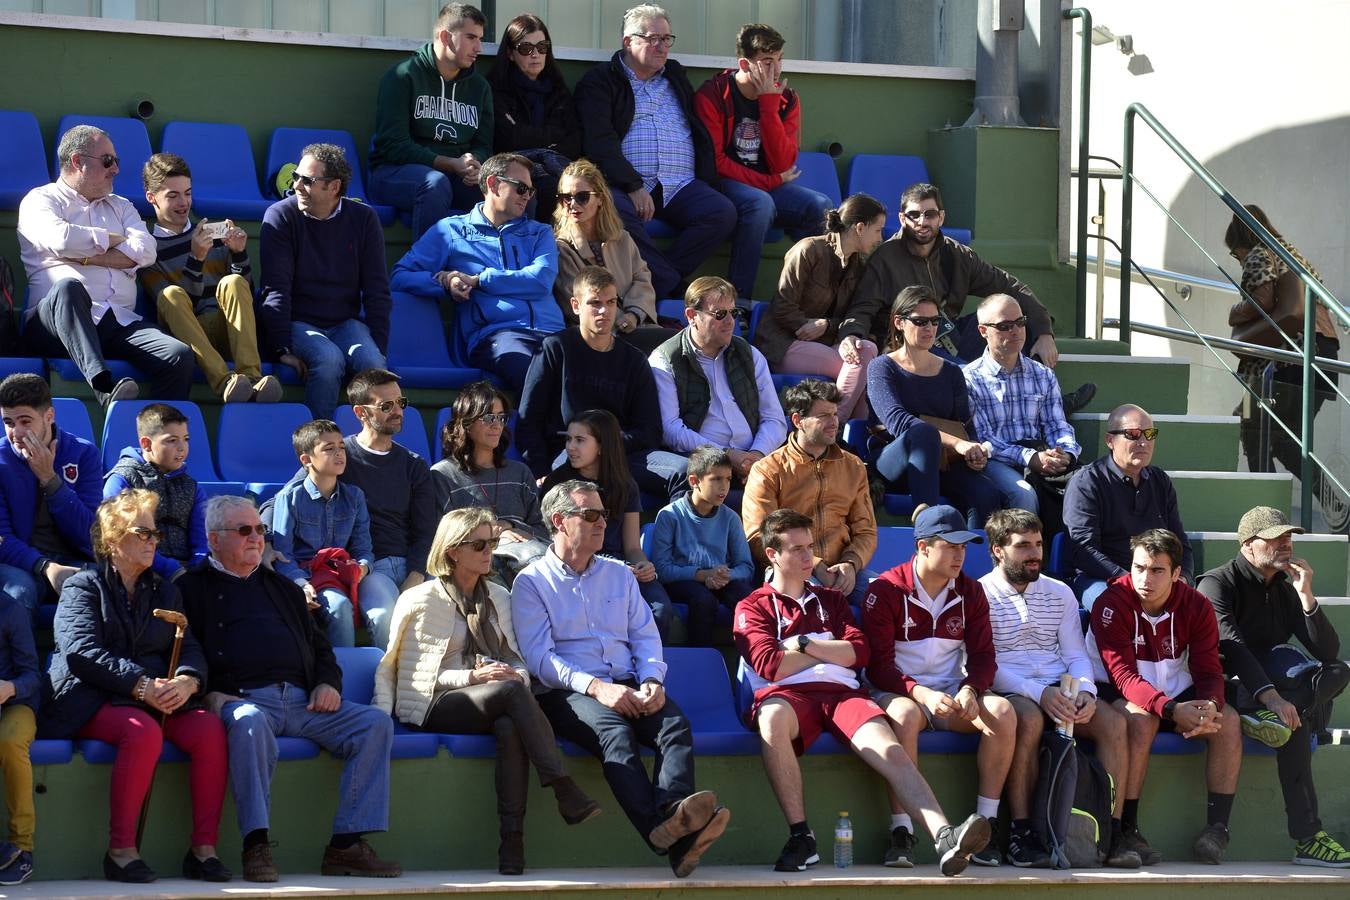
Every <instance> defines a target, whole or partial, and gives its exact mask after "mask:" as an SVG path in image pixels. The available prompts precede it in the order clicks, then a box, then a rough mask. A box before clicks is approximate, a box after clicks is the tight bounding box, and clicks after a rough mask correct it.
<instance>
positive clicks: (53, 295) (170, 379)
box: [18, 125, 193, 406]
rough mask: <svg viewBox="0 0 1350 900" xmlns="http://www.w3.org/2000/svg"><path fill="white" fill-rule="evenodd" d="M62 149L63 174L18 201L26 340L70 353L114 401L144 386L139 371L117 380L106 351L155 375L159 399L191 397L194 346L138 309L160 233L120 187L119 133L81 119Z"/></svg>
mask: <svg viewBox="0 0 1350 900" xmlns="http://www.w3.org/2000/svg"><path fill="white" fill-rule="evenodd" d="M56 153H57V158H58V160H59V161H60V164H61V175H60V177H59V178H57V180H56V181H54V182H52V183H51V184H47V185H43V186H42V187H38V188H34V189H33V190H31V191H29V192H28V195H27V196H26V197H24V198H23V201H22V202H21V203H20V204H19V226H18V232H19V251H20V255H21V256H22V258H23V265H24V269H25V270H26V271H27V273H28V293H29V303H28V311H27V312H26V313H25V314H24V340H25V343H26V344H27V345H28V347H29V348H30V349H31V350H32V351H33V352H35V353H40V354H44V355H48V356H65V355H67V354H69V356H70V358H71V359H72V360H74V361H75V365H76V366H78V367H79V370H80V374H82V375H83V376H84V378H85V380H86V381H87V382H89V386H90V387H91V388H93V389H94V393H95V396H97V397H98V400H99V402H100V403H102V404H103V405H105V406H106V405H107V404H108V403H109V402H110V401H112V400H130V399H133V398H135V397H136V396H137V395H138V393H139V389H138V388H137V386H136V382H135V381H133V380H131V379H130V378H123V379H122V380H121V381H118V382H117V383H114V382H113V377H112V373H111V372H109V371H108V366H107V363H106V362H105V361H104V360H106V359H125V360H127V361H129V362H130V363H132V365H134V366H136V368H138V369H140V370H141V371H143V372H145V373H146V374H147V375H149V376H150V378H151V395H152V396H153V397H155V398H156V399H160V400H183V399H186V398H187V395H188V388H189V387H190V386H191V382H192V368H193V357H192V350H191V348H189V347H188V345H187V344H184V343H183V342H182V341H179V340H177V339H175V338H173V337H170V336H169V335H167V334H165V333H164V332H162V331H160V330H159V329H158V328H155V327H154V326H153V325H152V324H151V323H149V322H146V321H145V320H144V319H142V318H141V317H140V315H139V314H138V313H137V312H136V270H137V269H138V268H141V267H142V266H148V265H150V264H151V263H153V262H154V261H155V239H154V238H152V237H151V236H150V233H149V232H148V231H146V230H145V223H144V222H142V221H141V217H140V215H139V214H138V213H137V212H136V208H135V207H134V206H132V205H131V202H130V201H128V200H126V199H125V198H123V197H119V196H117V195H116V194H114V193H113V192H112V188H113V178H115V177H116V175H117V172H118V159H117V151H116V148H114V147H113V142H112V139H111V138H110V137H108V134H107V132H105V131H103V130H102V129H101V128H95V127H94V126H92V125H76V126H75V127H74V128H72V129H70V130H69V131H67V132H66V133H65V135H64V136H62V138H61V143H60V144H59V145H58V146H57V149H56Z"/></svg>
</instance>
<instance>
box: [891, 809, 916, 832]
mask: <svg viewBox="0 0 1350 900" xmlns="http://www.w3.org/2000/svg"><path fill="white" fill-rule="evenodd" d="M897 828H907V829H909V833H910V834H913V833H914V820H913V819H911V818H910V817H909V813H897V814H895V815H893V816H891V831H894V830H895V829H897Z"/></svg>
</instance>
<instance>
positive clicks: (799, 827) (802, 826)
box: [788, 819, 811, 837]
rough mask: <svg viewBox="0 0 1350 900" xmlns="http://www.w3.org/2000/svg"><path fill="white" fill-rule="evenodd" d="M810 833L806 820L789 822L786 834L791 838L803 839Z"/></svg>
mask: <svg viewBox="0 0 1350 900" xmlns="http://www.w3.org/2000/svg"><path fill="white" fill-rule="evenodd" d="M810 833H811V826H810V825H807V824H806V820H805V819H802V820H801V821H800V822H791V823H789V824H788V834H789V835H790V836H791V837H805V836H806V835H808V834H810Z"/></svg>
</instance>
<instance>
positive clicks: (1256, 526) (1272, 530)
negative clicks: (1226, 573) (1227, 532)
mask: <svg viewBox="0 0 1350 900" xmlns="http://www.w3.org/2000/svg"><path fill="white" fill-rule="evenodd" d="M1303 533H1304V532H1303V529H1302V528H1299V527H1298V526H1297V525H1291V524H1290V523H1289V517H1288V516H1286V515H1285V514H1284V513H1282V512H1280V511H1279V510H1278V509H1276V508H1275V507H1273V506H1257V507H1254V508H1253V509H1249V510H1247V511H1246V512H1245V513H1243V514H1242V520H1241V521H1240V522H1238V529H1237V536H1238V543H1239V544H1245V543H1247V542H1248V541H1250V540H1251V539H1252V538H1258V537H1259V538H1261V539H1262V540H1264V541H1271V540H1274V539H1275V538H1277V537H1284V536H1285V535H1286V534H1303Z"/></svg>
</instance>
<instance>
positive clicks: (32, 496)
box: [0, 372, 103, 614]
mask: <svg viewBox="0 0 1350 900" xmlns="http://www.w3.org/2000/svg"><path fill="white" fill-rule="evenodd" d="M0 418H3V419H4V423H5V436H4V438H0V592H3V593H5V594H6V595H8V596H9V597H11V598H12V599H14V600H16V601H18V602H19V603H20V604H22V605H23V606H24V608H25V609H27V610H28V611H29V613H30V614H31V613H32V612H33V611H34V610H36V609H37V607H38V604H39V603H41V602H42V601H43V600H44V599H46V598H48V597H51V598H53V599H54V596H55V595H56V594H58V593H60V591H61V585H62V584H64V583H65V580H66V579H67V578H68V577H70V576H71V575H73V574H75V573H76V572H77V571H79V569H80V567H82V566H84V565H87V564H92V562H93V558H94V553H93V548H92V547H91V546H90V544H89V526H91V525H92V524H94V510H95V509H97V508H98V504H99V501H100V500H102V499H103V464H102V462H101V460H100V458H99V452H98V449H97V448H95V447H94V445H93V444H91V443H89V442H88V441H84V440H81V439H80V438H78V437H76V436H75V435H73V434H70V433H68V432H65V431H62V430H61V429H60V428H58V427H57V425H56V410H54V409H52V392H51V388H50V387H49V386H48V385H47V382H46V381H45V380H43V378H42V377H41V376H39V375H34V374H32V373H28V372H23V373H19V374H16V375H11V376H9V377H8V378H6V379H5V380H4V381H3V382H0ZM71 563H73V565H71Z"/></svg>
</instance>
